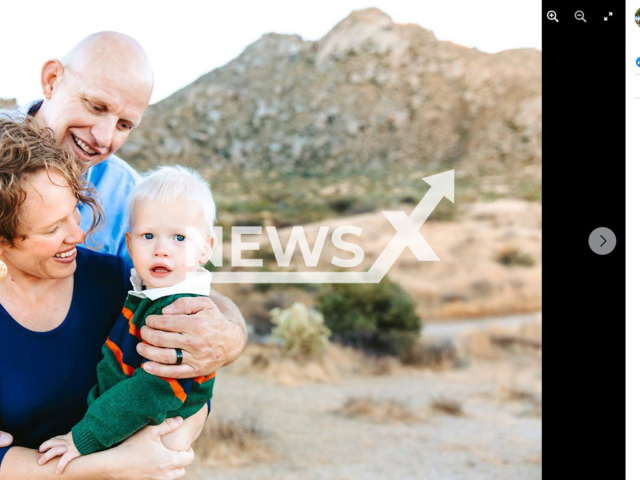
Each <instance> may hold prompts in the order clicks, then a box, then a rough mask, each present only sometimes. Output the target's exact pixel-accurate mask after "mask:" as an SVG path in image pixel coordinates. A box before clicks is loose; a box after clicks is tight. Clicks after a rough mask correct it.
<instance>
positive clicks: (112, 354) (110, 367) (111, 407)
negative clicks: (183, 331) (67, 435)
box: [71, 294, 215, 455]
mask: <svg viewBox="0 0 640 480" xmlns="http://www.w3.org/2000/svg"><path fill="white" fill-rule="evenodd" d="M196 296H198V295H192V294H178V295H170V296H166V297H161V298H158V299H157V300H150V299H148V298H139V297H137V296H134V295H129V296H128V297H127V300H126V302H125V304H124V308H123V309H122V314H121V315H120V318H119V319H118V321H117V322H116V324H115V326H114V327H113V329H112V330H111V333H110V334H109V338H108V339H107V341H106V343H105V344H104V345H103V347H102V354H103V357H102V360H101V361H100V363H99V364H98V384H97V385H95V386H94V387H93V388H92V389H91V392H89V397H88V403H89V409H88V410H87V413H86V414H85V416H84V418H83V419H82V420H81V421H80V422H79V423H78V424H76V425H75V426H74V427H73V428H72V429H71V433H72V435H73V442H74V444H75V446H76V448H77V449H78V451H79V452H80V453H81V454H82V455H88V454H90V453H93V452H97V451H100V450H105V449H107V448H110V447H112V446H114V445H116V444H118V443H120V442H122V441H123V440H125V439H126V438H128V437H130V436H131V435H133V434H134V433H135V432H137V431H138V430H140V429H141V428H142V427H145V426H147V425H158V424H160V423H162V422H163V421H164V420H165V419H166V418H167V417H176V416H180V417H183V418H187V417H189V416H191V415H193V414H195V413H197V412H198V411H199V410H200V409H201V408H202V407H203V406H204V405H205V404H206V403H207V401H208V400H209V399H210V398H211V395H212V393H213V384H214V382H215V372H214V373H213V374H211V375H209V376H207V377H198V378H191V379H181V380H176V379H171V378H162V377H157V376H155V375H151V374H149V373H147V372H145V371H144V370H143V369H142V364H143V363H144V362H145V361H146V359H144V358H143V357H141V356H140V355H139V354H138V352H137V351H136V345H137V344H138V343H140V342H141V341H142V339H141V337H140V329H141V328H142V326H143V325H144V324H145V319H146V318H147V316H148V315H161V314H162V309H163V308H164V307H166V306H167V305H170V304H172V303H173V302H174V301H175V300H176V299H178V298H180V297H196Z"/></svg>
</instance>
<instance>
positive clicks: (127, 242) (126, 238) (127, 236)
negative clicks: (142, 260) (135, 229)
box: [124, 232, 131, 256]
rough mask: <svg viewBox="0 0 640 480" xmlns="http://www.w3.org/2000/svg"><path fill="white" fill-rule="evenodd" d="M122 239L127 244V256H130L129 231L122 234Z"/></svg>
mask: <svg viewBox="0 0 640 480" xmlns="http://www.w3.org/2000/svg"><path fill="white" fill-rule="evenodd" d="M124 240H125V242H126V244H127V252H129V256H131V232H127V233H125V234H124Z"/></svg>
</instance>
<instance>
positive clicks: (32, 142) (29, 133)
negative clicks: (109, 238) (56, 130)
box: [0, 116, 104, 247]
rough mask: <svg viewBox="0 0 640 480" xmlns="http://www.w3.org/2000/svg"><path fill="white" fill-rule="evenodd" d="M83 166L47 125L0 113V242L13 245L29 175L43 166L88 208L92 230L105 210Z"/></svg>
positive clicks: (18, 232)
mask: <svg viewBox="0 0 640 480" xmlns="http://www.w3.org/2000/svg"><path fill="white" fill-rule="evenodd" d="M86 168H87V167H86V166H85V165H84V164H83V163H82V162H81V161H80V160H78V159H76V157H75V156H74V155H73V154H72V153H71V152H68V151H66V150H64V149H62V148H61V147H59V146H58V145H57V143H56V141H55V138H54V136H53V131H51V129H49V128H43V127H41V126H40V125H39V124H38V122H36V120H35V119H34V118H32V117H25V118H20V119H19V120H15V119H11V118H7V117H3V116H0V242H4V243H6V244H9V245H10V246H12V247H13V246H15V244H14V242H15V240H16V238H18V239H21V240H24V239H25V238H26V237H25V235H24V234H22V233H20V223H21V218H20V206H21V205H22V204H23V203H24V201H25V200H26V198H27V192H26V185H27V182H28V180H29V177H30V176H31V175H33V174H36V173H38V172H40V171H41V170H45V171H47V172H51V171H52V170H55V171H56V172H58V173H59V174H60V175H62V177H63V178H64V179H65V181H66V182H67V185H68V186H69V188H71V192H72V193H73V195H74V196H75V197H76V198H77V199H78V201H79V202H82V203H84V204H85V205H87V206H89V207H90V208H91V211H92V213H93V221H92V222H91V227H90V228H89V231H88V232H87V236H88V237H89V238H90V237H91V234H92V233H93V232H94V231H95V230H96V229H97V228H98V226H100V225H102V224H103V223H104V211H103V209H102V207H101V206H100V204H99V203H98V202H97V200H96V197H97V193H96V191H95V189H94V188H93V186H92V185H91V184H90V183H89V182H88V181H87V180H86V179H85V178H84V177H83V175H82V174H83V173H84V172H85V171H86Z"/></svg>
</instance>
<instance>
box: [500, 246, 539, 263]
mask: <svg viewBox="0 0 640 480" xmlns="http://www.w3.org/2000/svg"><path fill="white" fill-rule="evenodd" d="M498 263H500V264H502V265H504V266H506V267H512V266H520V267H533V266H534V265H535V263H536V261H535V260H534V259H533V257H532V256H531V255H529V254H528V253H524V252H521V251H520V250H519V249H518V248H516V247H513V246H511V245H508V246H505V247H502V248H501V249H500V250H499V251H498Z"/></svg>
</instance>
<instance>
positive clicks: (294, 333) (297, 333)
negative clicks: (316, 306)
mask: <svg viewBox="0 0 640 480" xmlns="http://www.w3.org/2000/svg"><path fill="white" fill-rule="evenodd" d="M270 315H271V321H272V322H273V323H274V324H275V325H276V327H275V328H274V329H272V330H271V333H272V334H273V335H274V336H275V337H278V338H281V339H282V340H283V341H284V345H283V347H284V349H285V350H287V351H288V352H290V353H292V354H294V355H301V356H316V357H319V356H320V355H321V354H322V353H323V351H324V348H325V347H326V345H327V343H328V342H329V335H331V331H330V330H329V329H328V328H327V326H326V325H325V324H324V319H323V318H322V314H321V313H319V312H317V311H316V310H313V309H308V308H307V307H305V306H304V305H303V304H302V303H299V302H296V303H294V304H293V305H292V306H291V308H287V309H284V310H282V309H280V308H274V309H272V310H271V312H270Z"/></svg>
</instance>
